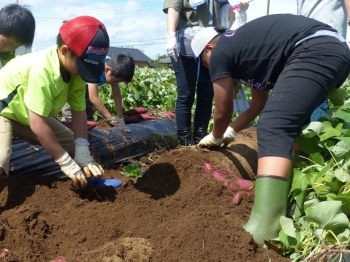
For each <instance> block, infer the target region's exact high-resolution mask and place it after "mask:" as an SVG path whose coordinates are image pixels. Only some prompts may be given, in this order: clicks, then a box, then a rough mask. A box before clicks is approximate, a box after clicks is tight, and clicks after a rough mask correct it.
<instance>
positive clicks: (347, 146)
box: [331, 137, 350, 157]
mask: <svg viewBox="0 0 350 262" xmlns="http://www.w3.org/2000/svg"><path fill="white" fill-rule="evenodd" d="M348 138H349V142H346V141H344V140H343V139H340V140H341V141H339V142H338V143H337V144H336V145H335V146H334V147H333V148H332V150H331V152H332V153H333V154H334V155H335V157H343V156H345V155H346V154H347V153H349V151H350V137H348Z"/></svg>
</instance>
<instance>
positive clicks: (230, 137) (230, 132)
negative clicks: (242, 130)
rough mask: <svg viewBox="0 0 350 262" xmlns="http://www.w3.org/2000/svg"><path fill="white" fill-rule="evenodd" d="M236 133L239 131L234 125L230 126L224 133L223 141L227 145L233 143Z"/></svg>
mask: <svg viewBox="0 0 350 262" xmlns="http://www.w3.org/2000/svg"><path fill="white" fill-rule="evenodd" d="M236 135H237V132H236V131H235V130H234V129H233V128H232V127H230V126H228V127H227V129H226V131H225V134H224V140H223V143H224V144H226V145H227V144H229V143H231V142H232V141H234V140H235V138H236Z"/></svg>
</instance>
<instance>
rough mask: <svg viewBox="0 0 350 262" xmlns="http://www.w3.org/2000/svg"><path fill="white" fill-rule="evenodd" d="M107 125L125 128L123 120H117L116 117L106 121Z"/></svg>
mask: <svg viewBox="0 0 350 262" xmlns="http://www.w3.org/2000/svg"><path fill="white" fill-rule="evenodd" d="M107 123H108V124H109V125H110V126H125V122H124V118H123V117H122V118H119V117H117V116H112V117H111V118H110V119H107Z"/></svg>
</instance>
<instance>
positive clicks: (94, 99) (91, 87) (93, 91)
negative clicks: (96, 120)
mask: <svg viewBox="0 0 350 262" xmlns="http://www.w3.org/2000/svg"><path fill="white" fill-rule="evenodd" d="M88 91H89V99H90V101H91V103H92V104H93V105H94V107H95V108H96V110H97V111H98V112H99V113H100V114H101V115H102V116H103V117H104V118H106V119H110V118H111V117H112V114H111V113H110V112H109V111H108V109H107V108H106V107H105V105H104V104H103V102H102V101H101V99H100V97H99V96H98V86H97V85H95V84H92V83H88Z"/></svg>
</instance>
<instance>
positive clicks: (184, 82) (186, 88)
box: [171, 55, 197, 145]
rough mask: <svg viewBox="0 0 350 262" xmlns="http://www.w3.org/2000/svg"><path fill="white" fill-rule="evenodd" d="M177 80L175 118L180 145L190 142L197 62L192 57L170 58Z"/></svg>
mask: <svg viewBox="0 0 350 262" xmlns="http://www.w3.org/2000/svg"><path fill="white" fill-rule="evenodd" d="M171 63H172V65H173V69H174V72H175V76H176V82H177V99H176V108H175V119H176V125H177V134H178V138H179V142H180V144H181V145H190V144H192V138H191V136H192V134H191V116H192V114H191V111H192V106H193V102H194V97H195V90H196V82H197V63H196V61H195V59H194V58H192V57H185V56H181V55H180V56H179V57H178V58H177V62H175V61H174V60H173V59H171Z"/></svg>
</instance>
